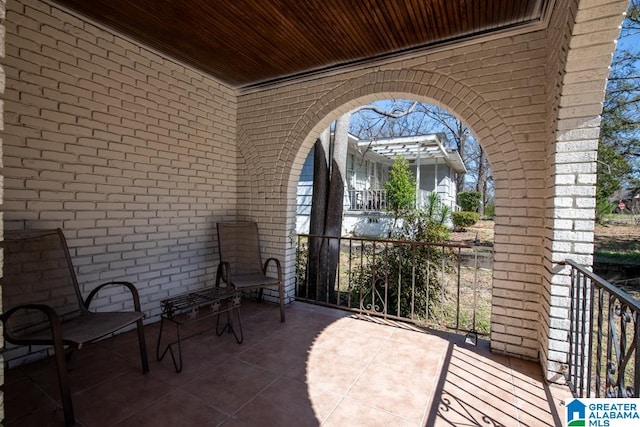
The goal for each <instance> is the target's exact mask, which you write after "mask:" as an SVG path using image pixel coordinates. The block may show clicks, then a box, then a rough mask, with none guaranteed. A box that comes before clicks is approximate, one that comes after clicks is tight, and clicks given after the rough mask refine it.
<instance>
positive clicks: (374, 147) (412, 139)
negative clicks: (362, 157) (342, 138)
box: [357, 133, 467, 173]
mask: <svg viewBox="0 0 640 427" xmlns="http://www.w3.org/2000/svg"><path fill="white" fill-rule="evenodd" d="M446 141H447V138H446V136H445V135H444V134H441V133H437V134H430V135H419V136H405V137H397V138H381V139H375V140H358V142H357V145H358V147H359V148H361V149H362V148H364V149H365V150H367V149H368V150H371V151H373V152H375V153H377V154H379V155H381V156H384V157H386V158H388V159H391V160H393V159H395V158H396V157H404V158H405V159H406V160H407V161H408V162H409V164H414V165H415V164H417V163H418V162H420V164H434V163H437V162H440V161H443V162H444V163H446V164H447V165H448V166H449V167H450V168H451V169H452V170H453V171H454V172H456V173H464V172H466V171H467V169H466V168H465V166H464V162H463V161H462V158H461V157H460V153H458V150H456V149H454V148H446V147H445V146H444V144H445V143H446Z"/></svg>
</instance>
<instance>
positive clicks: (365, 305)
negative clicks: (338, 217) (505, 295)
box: [296, 235, 492, 334]
mask: <svg viewBox="0 0 640 427" xmlns="http://www.w3.org/2000/svg"><path fill="white" fill-rule="evenodd" d="M491 260H492V252H491V250H490V249H489V250H485V251H479V250H478V248H476V247H471V246H468V245H464V244H447V243H444V244H443V243H440V244H430V243H419V242H411V241H396V240H381V239H364V238H350V237H339V238H335V237H327V236H313V235H298V240H297V259H296V298H297V299H299V300H302V301H307V302H313V303H318V304H323V305H328V306H332V307H337V308H342V309H348V310H352V311H356V312H358V313H361V314H367V315H373V316H379V317H383V318H387V319H393V320H403V321H410V322H414V323H416V324H420V325H425V326H427V325H428V326H438V327H443V328H451V329H456V330H461V331H474V332H477V333H479V334H487V333H489V323H490V321H489V317H490V297H491V270H490V266H489V268H480V266H485V267H486V266H488V264H490V263H491Z"/></svg>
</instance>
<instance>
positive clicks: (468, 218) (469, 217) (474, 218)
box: [451, 211, 480, 230]
mask: <svg viewBox="0 0 640 427" xmlns="http://www.w3.org/2000/svg"><path fill="white" fill-rule="evenodd" d="M451 221H452V222H453V227H454V228H455V229H456V230H464V229H465V228H466V227H471V226H472V225H473V224H475V223H477V222H478V221H480V214H478V213H477V212H465V211H459V212H454V213H453V214H451Z"/></svg>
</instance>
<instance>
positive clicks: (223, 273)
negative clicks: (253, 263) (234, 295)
mask: <svg viewBox="0 0 640 427" xmlns="http://www.w3.org/2000/svg"><path fill="white" fill-rule="evenodd" d="M220 280H222V281H223V282H224V283H226V284H227V286H231V283H232V282H231V266H230V265H229V263H228V262H227V261H222V262H220V264H218V271H217V272H216V288H218V287H220Z"/></svg>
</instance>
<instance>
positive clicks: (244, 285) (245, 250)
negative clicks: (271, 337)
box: [216, 222, 284, 322]
mask: <svg viewBox="0 0 640 427" xmlns="http://www.w3.org/2000/svg"><path fill="white" fill-rule="evenodd" d="M217 229H218V249H219V253H220V265H219V266H218V273H217V276H216V286H219V285H220V282H221V281H223V282H224V283H226V284H227V285H228V286H232V287H234V288H235V289H237V290H241V291H242V290H246V289H259V294H258V299H259V300H262V290H263V288H276V289H278V295H279V298H280V321H281V322H284V283H283V281H282V268H281V266H280V261H279V260H278V259H276V258H269V259H267V260H266V261H265V262H264V264H263V263H262V258H261V256H260V239H259V236H258V225H257V224H256V223H255V222H219V223H218V224H217ZM270 264H273V267H274V268H275V271H276V277H273V276H272V275H269V274H268V271H269V270H268V269H269V265H270Z"/></svg>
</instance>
